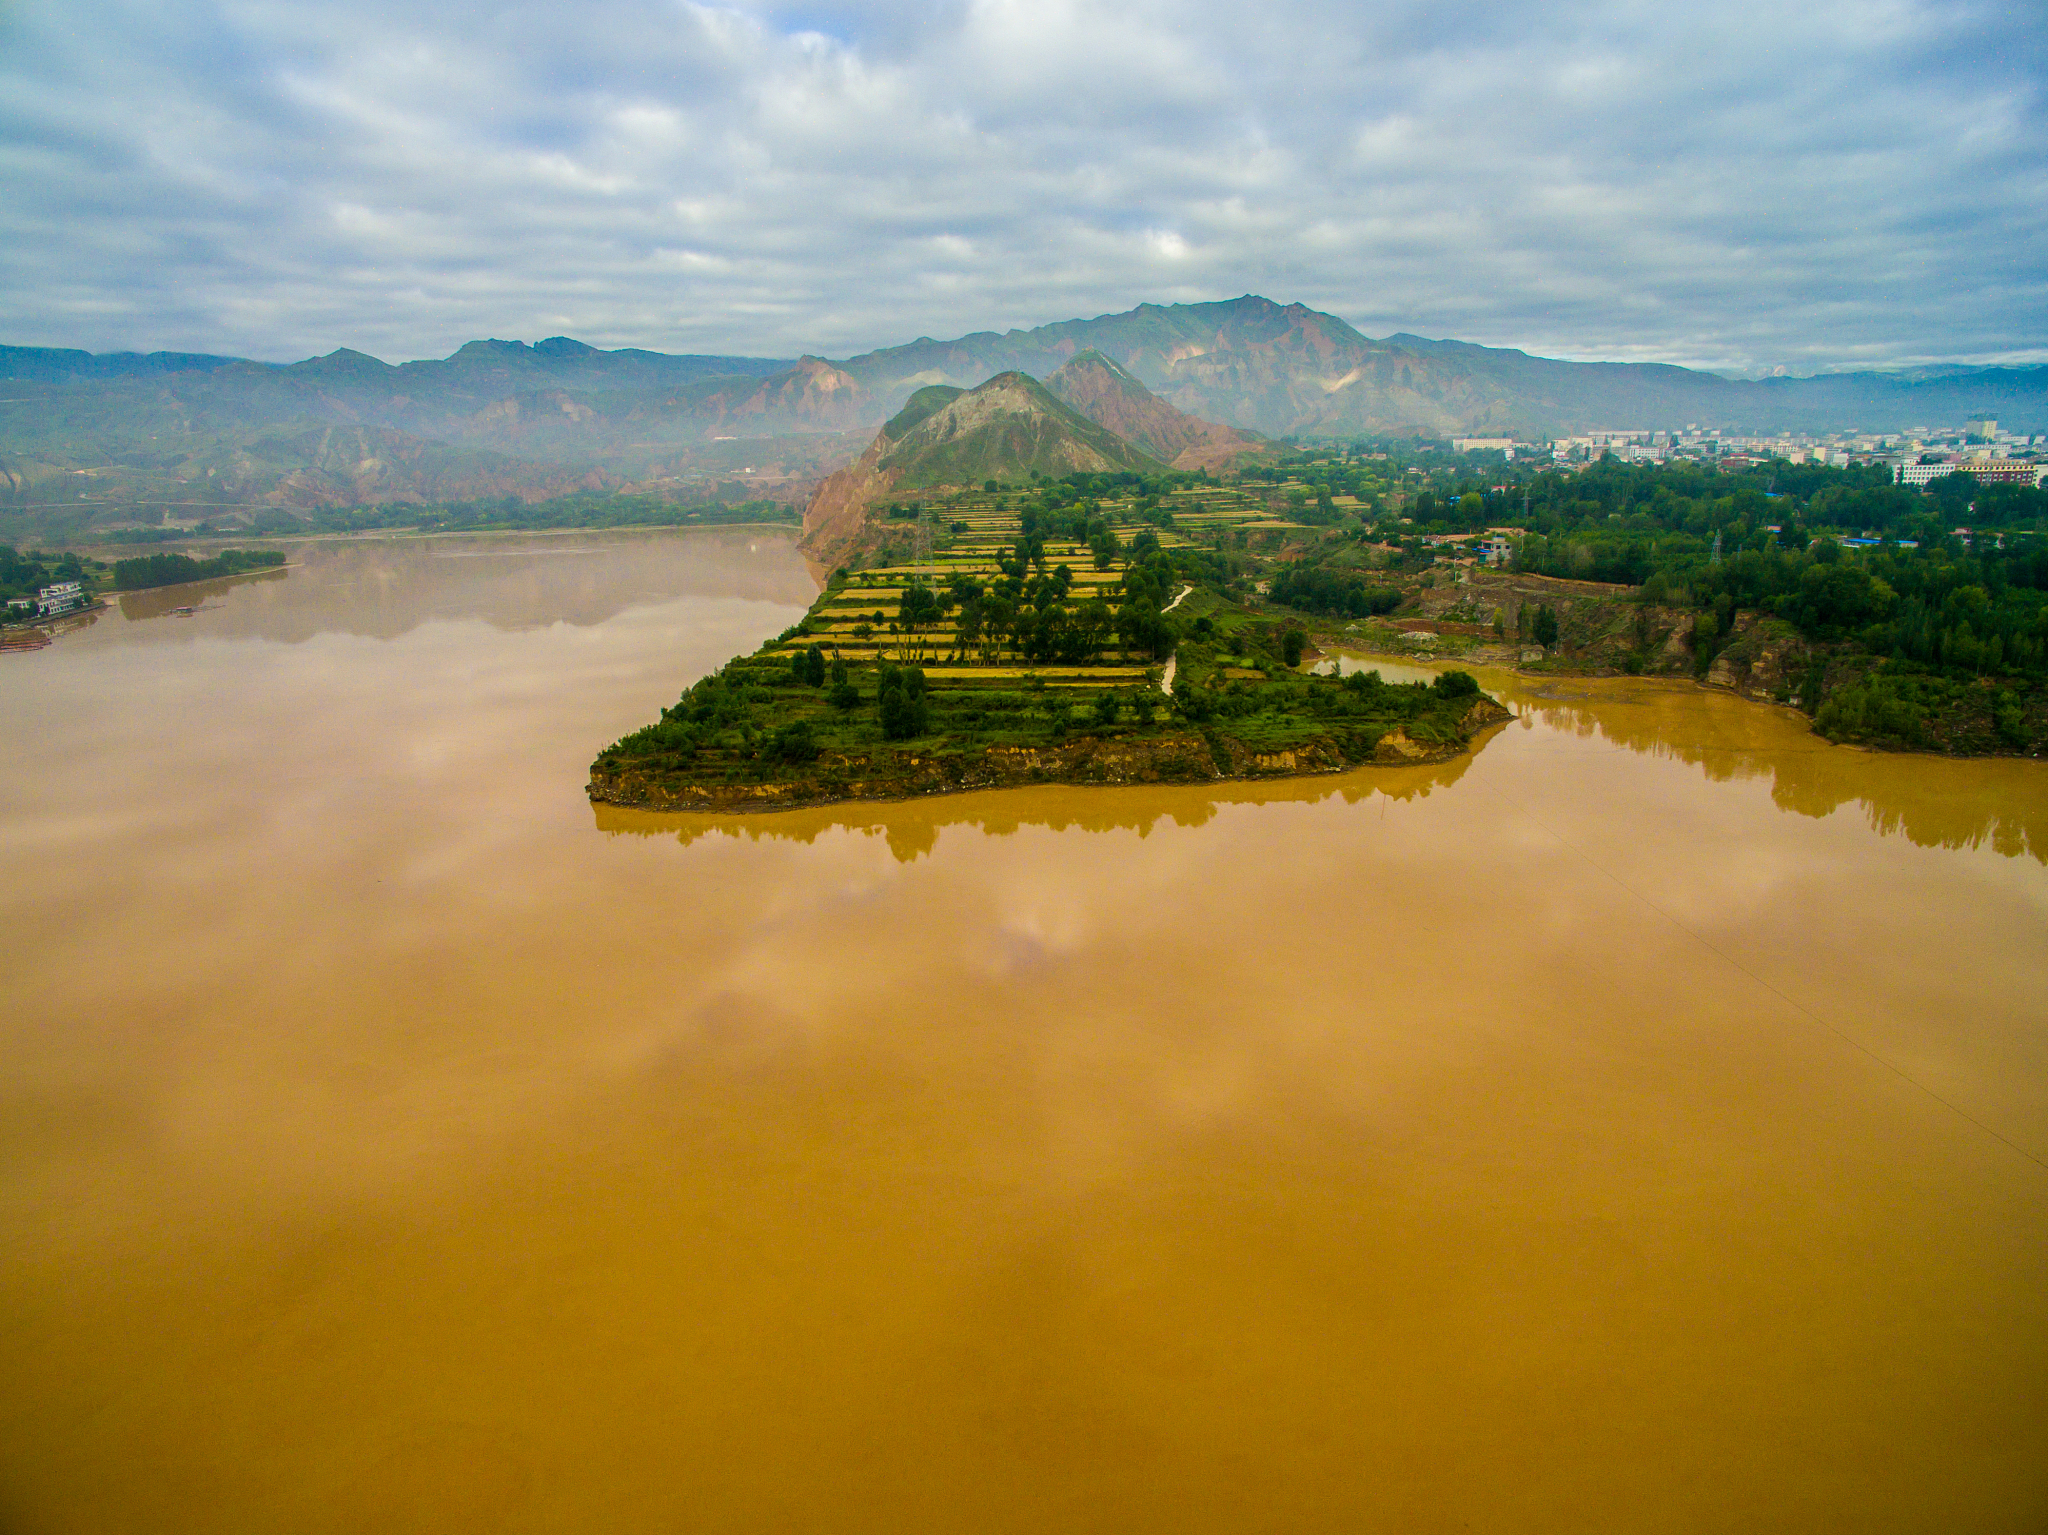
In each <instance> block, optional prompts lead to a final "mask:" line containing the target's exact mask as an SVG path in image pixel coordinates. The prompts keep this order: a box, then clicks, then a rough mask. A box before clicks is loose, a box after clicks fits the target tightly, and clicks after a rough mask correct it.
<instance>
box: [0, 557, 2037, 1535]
mask: <svg viewBox="0 0 2048 1535" xmlns="http://www.w3.org/2000/svg"><path fill="white" fill-rule="evenodd" d="M293 558H294V559H295V561H297V562H298V563H297V564H295V566H294V567H293V568H291V569H289V570H287V571H285V572H284V573H282V574H278V575H272V576H267V577H261V578H256V579H250V580H241V581H234V582H226V583H218V584H216V585H214V586H212V587H209V588H206V589H195V588H185V589H180V590H178V591H177V592H166V593H159V594H152V595H148V596H143V597H133V598H128V599H123V600H122V601H120V602H119V603H118V604H117V605H116V607H115V608H114V609H113V610H111V611H109V612H107V613H104V614H102V615H100V616H99V618H98V620H97V621H96V622H94V623H92V624H90V625H86V626H83V627H81V628H79V629H77V630H76V631H74V632H72V633H70V634H67V635H64V636H63V637H61V638H60V639H59V640H58V642H57V643H56V644H54V645H52V646H50V647H48V648H46V649H43V650H40V651H36V652H33V653H28V654H10V655H0V729H4V731H5V738H6V740H7V743H8V745H7V749H6V752H5V753H4V758H0V805H4V814H0V848H4V854H5V857H4V861H0V901H4V907H0V919H4V924H5V927H4V931H5V934H6V942H5V959H6V971H5V973H6V978H7V985H6V988H5V998H4V1005H0V1041H4V1046H5V1066H4V1070H0V1529H4V1530H5V1531H7V1532H10V1535H15V1532H43V1531H81V1532H85V1531H90V1532H128V1531H135V1532H143V1531H147V1532H151V1535H161V1532H171V1531H176V1532H213V1531H219V1532H235V1535H251V1532H263V1531H337V1532H339V1531H349V1532H367V1531H376V1532H383V1531H415V1530H417V1531H441V1532H464V1531H653V1530H687V1531H756V1530H760V1531H862V1532H868V1531H875V1532H880V1531H891V1532H895V1531H976V1532H1002V1531H1025V1530H1029V1531H1048V1530H1061V1531H1065V1530H1073V1531H1130V1532H1141V1531H1149V1530H1170V1531H1174V1532H1176V1535H1181V1532H1193V1531H1232V1532H1238V1531H1305V1532H1306V1531H1316V1532H1325V1531H1335V1530H1371V1531H1380V1530H1384V1531H1403V1532H1406V1531H1417V1532H1434V1531H1546V1532H1550V1531H1555V1532H1567V1531H1569V1532H1582V1531H1595V1530H1615V1531H1623V1530H1626V1531H1650V1530H1657V1531H1702V1532H1706V1531H1717V1532H1718V1531H1729V1530H1741V1531H1745V1532H1757V1531H1813V1530H1831V1529H1842V1530H1855V1531H1858V1532H1870V1531H1930V1532H1933V1531H1942V1532H1956V1531H2013V1532H2021V1531H2029V1532H2037V1531H2039V1530H2041V1529H2043V1528H2044V1527H2048V963H2044V962H2048V862H2044V859H2048V765H2043V764H2039V763H2025V762H2011V761H1996V762H1949V761H1940V760H1933V759H1924V758H1905V757H1885V756H1877V755H1872V754H1867V753H1858V752H1851V751H1846V750H1841V749H1837V748H1833V747H1830V746H1828V745H1827V744H1825V743H1824V742H1822V741H1820V740H1818V739H1817V738H1815V737H1814V736H1812V735H1811V734H1809V733H1808V732H1807V730H1806V729H1805V727H1804V724H1803V722H1801V721H1800V720H1799V719H1797V718H1796V717H1795V716H1792V715H1790V714H1787V713H1783V712H1780V711H1777V710H1773V709H1770V708H1767V707H1762V706H1758V705H1755V704H1749V703H1744V702H1741V701H1739V700H1736V699H1732V698H1728V697H1724V696H1718V695H1713V694H1708V693H1704V692H1701V691H1698V690H1695V689H1693V688H1691V687H1689V686H1679V685H1673V684H1668V683H1646V682H1613V683H1593V682H1563V683H1545V684H1536V683H1529V682H1517V681H1516V680H1514V679H1512V678H1505V677H1490V678H1488V679H1487V681H1488V683H1489V685H1490V686H1492V687H1494V688H1495V689H1496V691H1498V692H1499V693H1500V695H1501V696H1502V697H1503V698H1504V699H1506V701H1507V702H1509V703H1510V705H1511V706H1512V707H1514V708H1515V709H1516V710H1517V711H1518V713H1519V716H1520V717H1519V718H1518V719H1517V720H1516V721H1515V722H1514V723H1513V724H1510V725H1508V726H1505V727H1503V728H1501V729H1500V730H1499V731H1498V732H1496V733H1495V734H1494V735H1493V736H1492V738H1491V739H1489V740H1488V741H1487V742H1486V743H1485V744H1484V746H1483V749H1482V750H1481V751H1480V752H1479V753H1478V754H1477V755H1476V756H1474V757H1472V758H1470V759H1467V760H1464V761H1460V762H1457V763H1454V764H1450V765H1448V766H1445V767H1441V768H1435V769H1427V770H1424V769H1403V770H1364V771H1360V772H1357V773H1354V774H1349V775H1344V776H1341V777H1335V778H1324V779H1307V780H1292V781H1287V782H1282V783H1275V784H1269V785H1260V786H1247V785H1231V786H1226V787H1222V788H1219V789H1203V788H1170V789H1110V790H1079V789H1044V790H1032V791H1018V792H1008V793H999V794H990V795H978V796H965V797H960V798H953V799H940V800H930V801H925V802H920V803H913V804H906V805H900V806H864V807H858V808H853V809H842V810H825V811H814V812H803V813H798V814H793V815H785V816H777V817H761V818H753V819H747V820H742V821H738V822H732V821H725V822H721V821H716V820H712V819H709V818H687V817H685V818H674V817H669V818H664V817H659V816H653V815H646V814H639V813H633V812H621V811H614V810H597V811H593V809H592V808H591V807H590V806H589V805H588V804H587V803H586V802H585V801H584V799H583V797H582V785H583V778H584V770H585V767H586V765H587V763H588V761H589V759H590V757H591V756H592V755H593V753H594V751H595V749H596V748H597V747H599V746H601V745H602V744H604V743H605V742H606V741H608V740H610V739H611V738H613V737H614V736H616V735H618V734H620V733H622V732H623V731H624V730H627V729H630V728H632V727H634V726H636V725H638V724H640V723H643V722H644V721H645V720H647V719H648V718H650V717H652V715H653V713H654V711H655V710H656V709H657V708H658V707H659V706H660V705H661V704H663V703H666V702H669V701H671V700H672V699H673V698H674V696H675V694H676V693H677V692H678V691H679V690H680V688H681V687H682V686H683V685H684V684H685V683H686V682H688V681H689V680H690V679H691V678H693V677H694V676H696V675H698V674H699V673H701V672H702V671H704V670H706V669H707V668H709V667H712V666H715V665H717V664H719V663H720V662H722V661H723V660H724V659H725V658H726V657H727V656H729V655H732V654H734V653H735V652H738V651H741V650H745V649H747V648H750V647H751V646H752V645H753V644H754V643H756V642H758V640H759V639H761V638H762V637H764V636H766V635H769V634H773V633H774V632H776V631H778V630H780V629H781V628H783V627H784V626H786V625H787V624H788V623H790V622H791V621H792V620H793V619H794V618H795V617H796V616H797V615H798V613H799V612H800V611H801V610H802V608H803V606H804V605H805V603H806V602H807V601H808V600H809V598H810V597H811V595H812V592H813V588H812V586H811V584H810V582H809V580H808V579H807V577H806V575H805V571H804V568H803V566H802V563H801V562H800V561H799V560H798V559H797V558H796V556H795V555H794V554H793V552H792V551H791V550H790V548H789V546H788V543H787V541H786V539H785V538H784V537H782V536H781V535H777V534H772V533H766V532H762V533H751V532H745V531H724V532H717V533H703V534H689V535H673V534H634V535H573V536H569V537H557V538H533V539H431V540H415V541H400V540H389V541H377V542H364V543H343V544H325V545H322V544H311V545H306V546H302V547H300V548H299V549H297V550H296V551H295V552H294V556H293ZM181 606H187V607H197V608H199V609H200V611H198V612H196V613H193V614H192V615H190V616H180V615H178V614H176V613H175V612H174V611H173V610H174V609H175V608H178V607H181Z"/></svg>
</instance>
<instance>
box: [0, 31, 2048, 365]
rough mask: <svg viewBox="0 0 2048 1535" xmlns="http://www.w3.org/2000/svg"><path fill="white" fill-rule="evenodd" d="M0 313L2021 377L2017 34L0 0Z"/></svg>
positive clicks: (2023, 137)
mask: <svg viewBox="0 0 2048 1535" xmlns="http://www.w3.org/2000/svg"><path fill="white" fill-rule="evenodd" d="M0 40H4V43H5V46H4V48H0V93H4V95H0V99H4V102H5V106H4V110H0V153H4V154H5V156H6V163H7V167H8V170H7V177H8V188H9V193H8V196H7V198H6V199H4V200H0V274H4V281H0V341H4V342H8V343H13V344H19V345H38V346H75V347H83V348H86V349H88V350H92V351H96V352H107V351H117V350H137V351H150V350H158V349H163V350H187V351H204V352H214V353H227V354H232V355H242V356H251V357H256V358H260V359H262V360H266V361H290V360H295V359H298V358H303V357H307V356H313V355H319V354H323V353H326V352H329V351H332V350H334V349H335V348H337V347H344V346H346V347H351V348H355V349H358V350H361V351H365V352H369V353H371V354H373V355H376V356H378V357H382V358H385V359H386V360H390V361H405V360H409V359H415V358H428V357H441V356H446V355H447V354H448V353H450V352H452V351H453V350H454V349H455V348H456V347H458V346H459V345H461V344H462V343H463V342H465V341H468V340H471V339H475V338H479V337H487V336H500V337H518V338H521V339H525V340H529V341H531V340H538V339H540V338H542V337H545V336H549V335H555V334H566V335H571V336H575V337H577V338H578V339H580V340H583V341H586V342H589V343H590V344H592V345H595V346H601V347H607V348H611V347H620V346H636V347H644V348H648V349H651V350H659V351H664V352H710V353H728V354H746V355H756V356H773V357H788V356H795V355H797V354H798V353H799V352H805V351H808V352H816V353H819V354H822V355H828V356H834V357H845V356H849V355H853V354H857V353H860V352H864V351H867V350H870V349H873V348H876V347H881V346H888V345H893V344H898V343H902V342H906V341H909V340H912V339H914V338H916V337H918V336H920V335H925V336H937V337H950V336H955V335H961V334H965V333H968V332H972V331H976V330H989V329H993V330H998V331H1001V330H1007V329H1010V328H1013V327H1015V328H1030V327H1033V326H1037V325H1041V324H1046V323H1050V322H1055V321H1060V320H1065V319H1070V318H1085V317H1092V316H1094V315H1098V314H1103V313H1110V312H1115V311H1120V310H1124V309H1128V308H1130V307H1131V306H1132V305H1134V304H1137V303H1140V302H1157V303H1172V302H1184V301H1199V300H1212V299H1224V298H1231V297H1235V296H1236V295H1238V294H1240V293H1244V292H1247V291H1249V292H1255V293H1261V294H1264V295H1266V296H1268V297H1271V298H1274V299H1277V300H1279V301H1281V302H1283V303H1285V302H1294V301H1298V302H1301V303H1305V304H1307V305H1309V306H1311V307H1313V308H1316V309H1319V310H1323V311H1326V312H1328V313H1331V314H1335V315H1337V316H1339V317H1341V318H1343V319H1344V320H1345V321H1347V322H1348V323H1350V324H1351V325H1353V326H1355V327H1356V328H1357V329H1359V330H1360V331H1362V332H1364V333H1365V334H1367V335H1371V336H1385V335H1388V334H1392V333H1396V332H1402V331H1407V332H1412V333H1415V334H1419V335H1424V336H1429V337H1433V338H1446V339H1456V340H1463V341H1471V342H1477V343H1481V344H1484V345H1488V346H1501V347H1516V348H1520V349H1522V350H1525V351H1528V352H1530V353H1533V354H1537V355H1542V356H1549V357H1558V358H1565V359H1572V360H1606V361H1626V362H1666V363H1677V364H1681V365H1685V366H1690V367H1700V368H1709V369H1714V370H1716V371H1722V372H1728V373H1736V374H1742V375H1747V376H1752V377H1753V376H1758V375H1762V374H1767V373H1769V372H1771V371H1773V370H1775V369H1777V368H1783V369H1785V370H1786V371H1787V372H1788V373H1792V374H1802V375H1803V374H1810V373H1815V372H1826V371H1842V370H1849V369H1862V368H1873V367H1875V368H1895V367H1909V366H1926V365H1942V364H1951V363H1971V364H1983V363H2001V362H2002V363H2021V364H2026V363H2039V362H2048V263H2044V261H2043V260H2042V258H2041V255H2040V252H2041V251H2042V250H2043V249H2044V248H2048V242H2044V240H2043V236H2044V234H2048V114H2044V109H2043V92H2042V84H2043V79H2044V74H2048V70H2044V62H2048V21H2044V18H2043V17H2042V15H2041V14H2040V13H2036V12H2032V11H2031V10H2027V9H2015V8H2011V7H1995V6H1991V5H1987V4H1974V3H1963V4H1943V5H1936V4H1932V3H1927V0H1901V3H1885V4H1880V3H1877V0H1845V3H1843V4H1838V5H1834V6H1824V7H1808V8H1797V9H1787V8H1784V7H1779V6H1770V7H1766V6H1765V5H1763V4H1761V3H1756V0H1738V3H1732V4H1728V5H1723V6H1719V7H1715V8H1713V9H1712V10H1711V11H1709V12H1674V11H1671V10H1669V8H1664V7H1656V6H1651V5H1648V4H1640V3H1628V0H1600V3H1594V4H1589V5H1587V6H1583V7H1579V8H1576V9H1570V10H1560V9H1559V8H1556V7H1551V6H1537V5H1534V4H1530V3H1524V0H1517V3H1507V4H1499V5H1490V6H1487V7H1484V8H1478V7H1471V8H1457V7H1443V6H1440V5H1438V6H1423V5H1420V4H1375V5H1366V6H1363V7H1360V6H1357V5H1342V6H1340V5H1335V4H1330V3H1325V0H1285V3H1281V4H1277V5H1273V6H1268V7H1262V8H1259V9H1258V10H1256V11H1250V10H1246V9H1245V8H1242V7H1227V6H1222V5H1215V4H1200V3H1198V4H1185V5H1176V6H1173V7H1166V6H1161V5H1156V4H1142V3H1139V4H1122V5H1118V6H1115V7H1111V6H1107V5H1091V4H1082V3H1041V4H1032V5H1026V4H1024V3H1022V0H976V3H956V4H942V5H939V6H934V7H918V8H911V7H908V6H875V5H869V4H864V5H859V6H855V5H851V4H845V3H843V0H825V3H823V4H813V5H809V6H806V7H804V8H802V9H797V8H792V7H786V6H781V5H777V4H773V3H760V4H745V3H739V4H727V5H708V4H694V3H670V0H593V3H591V4H587V5H583V6H578V7H573V8H561V7H542V6H537V5H531V4H527V3H516V4H500V5H496V6H486V7H474V6H455V5H452V4H448V3H446V0H424V3H418V0H415V3H407V4H399V3H397V0H362V3H359V4H355V5H351V6H350V7H348V8H346V9H342V8H339V7H333V6H317V5H316V6H310V7H309V6H306V5H303V4H295V5H287V4H284V3H282V0H242V3H238V4H236V5H234V6H232V7H223V6H218V5H201V4H198V3H194V0H169V3H164V4H158V5H154V6H147V7H145V6H141V5H138V4H135V3H133V0H67V3H63V4H58V3H57V0H16V3H14V4H13V5H11V6H9V7H8V8H7V9H6V10H5V11H4V12H0Z"/></svg>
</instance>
